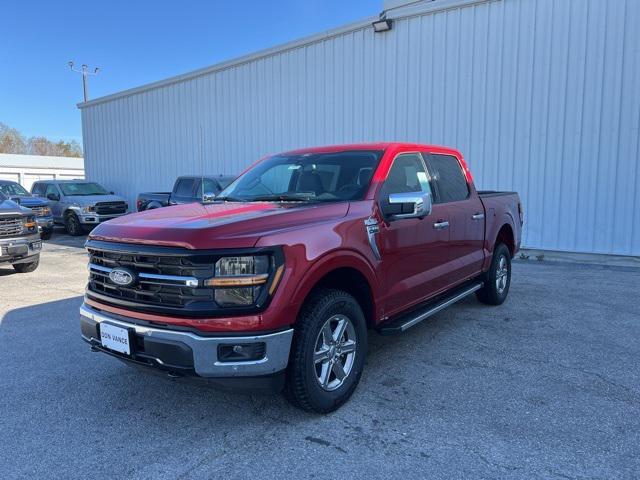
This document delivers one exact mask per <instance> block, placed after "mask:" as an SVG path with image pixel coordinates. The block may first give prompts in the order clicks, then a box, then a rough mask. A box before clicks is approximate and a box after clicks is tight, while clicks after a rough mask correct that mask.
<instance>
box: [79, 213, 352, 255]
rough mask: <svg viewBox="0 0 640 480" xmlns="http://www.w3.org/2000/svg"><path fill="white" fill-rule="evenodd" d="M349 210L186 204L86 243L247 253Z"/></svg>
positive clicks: (111, 226) (133, 218) (114, 227)
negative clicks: (266, 240)
mask: <svg viewBox="0 0 640 480" xmlns="http://www.w3.org/2000/svg"><path fill="white" fill-rule="evenodd" d="M348 210H349V203H348V202H340V203H327V204H317V203H316V204H302V203H294V202H292V203H272V202H247V203H233V202H231V203H213V204H208V205H202V204H200V203H190V204H187V205H176V206H174V207H167V208H159V209H156V210H147V211H145V212H140V213H134V214H130V215H125V216H123V217H119V218H116V219H113V220H109V221H108V222H105V223H103V224H101V225H99V226H98V227H97V228H95V229H94V230H93V232H92V233H91V235H90V237H89V238H91V239H93V240H104V241H111V242H127V243H140V244H148V245H164V246H173V247H182V248H190V249H216V248H246V247H252V246H254V245H255V244H256V242H257V241H258V240H259V239H260V237H262V236H264V235H267V234H271V233H275V232H278V231H281V230H285V229H294V228H301V227H304V226H305V225H309V224H317V223H318V222H322V221H330V220H335V219H339V218H342V217H344V216H345V215H346V214H347V212H348Z"/></svg>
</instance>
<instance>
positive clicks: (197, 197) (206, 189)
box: [136, 175, 235, 212]
mask: <svg viewBox="0 0 640 480" xmlns="http://www.w3.org/2000/svg"><path fill="white" fill-rule="evenodd" d="M234 178H235V177H232V176H229V175H218V176H184V177H178V178H177V179H176V181H175V183H174V184H173V190H172V191H170V192H145V193H140V194H139V195H138V198H137V200H136V208H137V210H138V211H139V212H144V211H145V210H153V209H154V208H161V207H167V206H169V205H182V204H184V203H193V202H202V201H205V202H206V201H210V200H212V199H213V198H214V197H215V196H216V195H218V194H219V193H220V191H222V190H223V189H225V188H226V187H227V186H228V185H229V184H230V183H231V182H232V181H233V179H234Z"/></svg>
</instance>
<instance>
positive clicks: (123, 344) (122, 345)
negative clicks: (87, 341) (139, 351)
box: [100, 323, 131, 355]
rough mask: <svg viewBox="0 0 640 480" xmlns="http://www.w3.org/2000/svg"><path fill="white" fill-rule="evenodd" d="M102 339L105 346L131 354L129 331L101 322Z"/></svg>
mask: <svg viewBox="0 0 640 480" xmlns="http://www.w3.org/2000/svg"><path fill="white" fill-rule="evenodd" d="M100 341H101V342H102V346H103V347H104V348H108V349H109V350H114V351H116V352H120V353H126V354H127V355H130V354H131V349H130V347H129V331H128V330H127V329H126V328H121V327H116V326H115V325H111V324H109V323H101V324H100Z"/></svg>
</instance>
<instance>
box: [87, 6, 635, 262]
mask: <svg viewBox="0 0 640 480" xmlns="http://www.w3.org/2000/svg"><path fill="white" fill-rule="evenodd" d="M442 5H445V6H451V7H452V8H446V9H444V10H438V11H435V12H428V11H427V10H426V9H432V8H434V6H433V4H429V3H426V4H425V5H424V8H425V10H424V12H423V13H420V8H422V7H420V6H419V5H416V6H415V7H412V9H411V12H414V13H411V12H409V10H407V12H409V13H408V15H409V16H407V17H401V18H396V22H395V25H394V28H393V30H391V31H390V32H387V33H384V34H374V33H373V32H372V30H371V28H370V27H362V26H358V27H357V28H355V29H354V30H352V31H342V32H339V33H337V34H332V35H329V36H326V37H324V38H315V39H313V40H312V41H310V43H307V44H304V43H302V44H296V45H294V46H293V47H287V48H286V49H284V50H282V51H280V52H277V51H270V52H267V53H266V54H265V55H264V56H262V57H256V58H249V59H247V61H244V62H242V63H236V64H228V65H225V66H224V67H223V68H220V69H217V70H215V69H212V70H211V71H207V72H203V73H202V74H199V75H197V76H185V77H184V78H182V79H179V80H176V81H175V82H174V83H165V84H160V85H158V86H156V87H155V88H150V89H147V90H141V91H137V92H133V93H131V94H128V95H126V96H116V97H113V98H110V99H108V100H105V101H103V102H101V103H90V104H88V105H86V106H84V108H83V109H82V129H83V137H84V147H85V157H86V158H85V162H86V171H87V176H88V177H89V178H92V179H95V180H98V181H100V182H102V183H104V184H105V186H107V187H108V188H113V189H115V190H118V192H119V193H122V194H124V195H126V196H127V198H128V199H129V201H133V200H134V199H135V196H136V194H137V193H138V192H140V191H144V190H166V189H168V188H169V187H170V186H171V184H172V182H173V180H174V178H175V176H177V175H179V174H188V173H199V172H202V173H214V174H215V173H239V172H240V171H241V170H242V169H244V168H245V167H246V166H248V165H249V164H250V163H251V162H252V161H253V160H255V159H256V158H258V157H260V156H263V155H265V154H269V153H276V152H278V151H282V150H286V149H290V148H295V147H301V146H313V145H321V144H329V143H341V142H353V141H376V140H409V141H418V142H424V143H444V144H449V145H453V146H456V147H458V148H460V149H461V150H462V151H463V153H464V155H465V157H466V159H467V160H468V162H469V164H470V166H471V168H472V170H473V173H474V176H475V179H476V182H477V184H478V187H479V188H481V189H490V188H498V189H514V190H517V191H519V192H520V195H521V198H522V200H523V203H524V207H525V210H526V219H527V224H526V227H525V230H524V232H523V243H524V245H526V246H529V247H535V248H546V249H554V250H555V249H557V250H573V251H582V252H597V253H618V254H627V255H640V213H639V212H640V196H639V194H638V188H637V185H638V182H640V178H639V176H640V168H639V167H638V156H639V154H640V143H639V142H640V140H639V136H640V135H639V131H640V96H639V95H637V93H636V92H638V91H640V69H639V67H638V64H639V63H640V53H639V45H640V31H639V30H638V29H636V28H634V26H635V25H637V24H638V23H639V22H640V2H637V1H635V0H616V1H612V2H602V1H601V0H567V1H565V2H554V1H552V0H502V1H487V2H484V3H483V2H466V3H465V2H455V3H454V2H444V3H443V4H442ZM398 12H403V11H398ZM397 14H399V13H397V12H396V15H397ZM390 16H392V17H393V12H391V13H390ZM200 131H202V141H201V140H200ZM200 143H202V145H200ZM123 172H131V173H130V174H127V175H123Z"/></svg>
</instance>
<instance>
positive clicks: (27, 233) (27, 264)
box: [0, 192, 42, 273]
mask: <svg viewBox="0 0 640 480" xmlns="http://www.w3.org/2000/svg"><path fill="white" fill-rule="evenodd" d="M41 249H42V240H41V239H40V235H38V224H37V223H36V218H35V216H34V214H33V212H32V211H31V210H30V209H29V208H26V207H22V206H20V205H19V204H17V203H16V202H13V201H11V200H9V198H8V197H6V196H5V195H4V194H3V193H2V192H0V265H4V264H7V263H9V264H11V265H12V266H13V269H14V270H15V271H16V272H18V273H27V272H33V271H34V270H35V269H36V268H38V264H39V263H40V250H41Z"/></svg>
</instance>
